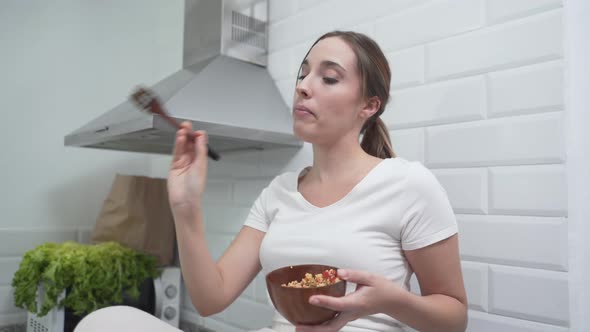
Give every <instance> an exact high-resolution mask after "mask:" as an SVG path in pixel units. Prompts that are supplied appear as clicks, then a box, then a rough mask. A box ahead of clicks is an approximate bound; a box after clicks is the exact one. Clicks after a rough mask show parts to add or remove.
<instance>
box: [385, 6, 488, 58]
mask: <svg viewBox="0 0 590 332" xmlns="http://www.w3.org/2000/svg"><path fill="white" fill-rule="evenodd" d="M483 6H484V2H483V0H445V1H430V2H427V3H426V4H425V5H423V6H420V7H416V8H412V9H410V10H406V11H403V12H401V13H399V14H397V15H393V16H389V17H386V18H384V19H381V20H379V21H377V23H376V35H377V38H376V39H377V41H378V42H379V45H380V46H381V48H383V49H384V50H386V51H389V50H398V49H402V48H405V47H409V46H413V45H416V44H421V43H425V42H428V41H432V40H436V39H441V38H444V37H449V36H453V35H456V34H458V33H461V32H465V31H469V30H473V29H476V28H478V27H481V26H482V25H483V24H484V17H483V13H484V11H483Z"/></svg>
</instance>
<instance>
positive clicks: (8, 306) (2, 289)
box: [0, 286, 24, 314]
mask: <svg viewBox="0 0 590 332" xmlns="http://www.w3.org/2000/svg"><path fill="white" fill-rule="evenodd" d="M23 311H24V310H23V309H20V308H17V307H15V306H14V300H13V291H12V286H0V312H1V313H5V314H6V313H8V314H13V313H21V312H23Z"/></svg>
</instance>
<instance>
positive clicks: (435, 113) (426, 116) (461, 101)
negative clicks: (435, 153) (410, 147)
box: [381, 76, 486, 128]
mask: <svg viewBox="0 0 590 332" xmlns="http://www.w3.org/2000/svg"><path fill="white" fill-rule="evenodd" d="M485 104H486V103H485V81H484V78H483V76H478V77H470V78H466V79H459V80H452V81H447V82H442V83H435V84H428V85H423V86H419V87H412V88H407V89H401V90H394V91H393V93H392V96H391V101H390V102H389V104H388V105H387V106H386V107H387V109H386V112H385V113H383V115H381V118H382V119H383V121H384V122H385V123H386V124H387V126H388V127H389V128H407V127H418V126H425V125H431V124H441V123H450V122H458V121H467V120H479V119H483V117H484V115H485V112H486V110H485V106H486V105H485Z"/></svg>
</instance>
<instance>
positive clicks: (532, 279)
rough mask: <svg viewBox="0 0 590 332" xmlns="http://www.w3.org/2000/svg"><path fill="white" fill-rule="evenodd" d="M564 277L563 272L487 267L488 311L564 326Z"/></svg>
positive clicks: (567, 316)
mask: <svg viewBox="0 0 590 332" xmlns="http://www.w3.org/2000/svg"><path fill="white" fill-rule="evenodd" d="M568 303H569V302H568V276H567V273H563V272H551V271H538V270H530V269H523V268H513V267H505V266H493V265H492V266H490V312H491V313H495V314H502V315H506V316H511V317H516V318H522V319H527V320H532V321H538V322H541V323H548V324H553V325H561V326H567V324H568V321H569V305H568Z"/></svg>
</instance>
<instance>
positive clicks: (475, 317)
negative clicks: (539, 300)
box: [467, 311, 569, 332]
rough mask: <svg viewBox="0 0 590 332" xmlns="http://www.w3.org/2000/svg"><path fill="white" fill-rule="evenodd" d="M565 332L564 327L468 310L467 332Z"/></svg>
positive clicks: (566, 329)
mask: <svg viewBox="0 0 590 332" xmlns="http://www.w3.org/2000/svg"><path fill="white" fill-rule="evenodd" d="M500 331H510V332H567V331H569V329H568V328H566V327H559V326H554V325H548V324H543V323H537V322H531V321H527V320H522V319H515V318H508V317H505V316H498V315H490V314H486V313H482V312H478V311H469V323H468V325H467V332H500Z"/></svg>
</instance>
